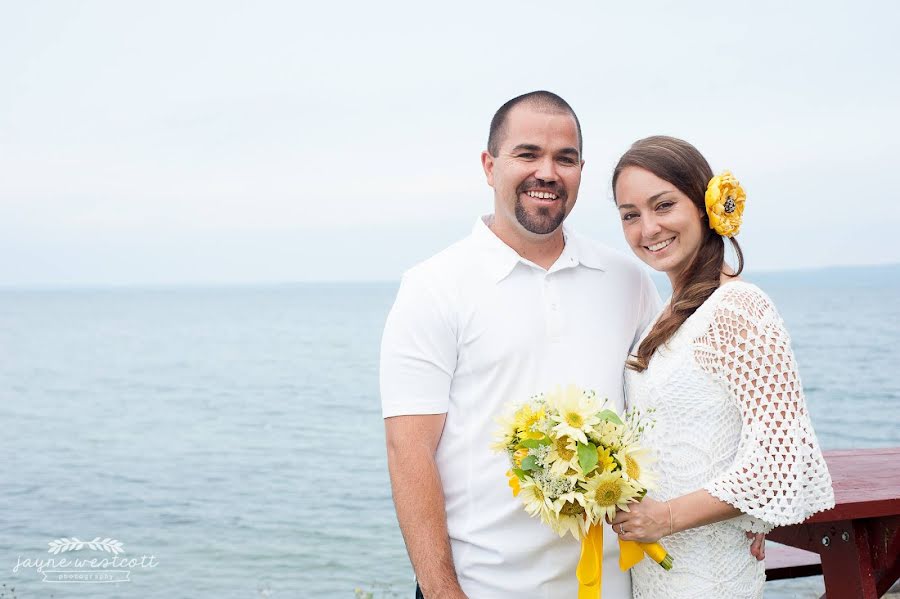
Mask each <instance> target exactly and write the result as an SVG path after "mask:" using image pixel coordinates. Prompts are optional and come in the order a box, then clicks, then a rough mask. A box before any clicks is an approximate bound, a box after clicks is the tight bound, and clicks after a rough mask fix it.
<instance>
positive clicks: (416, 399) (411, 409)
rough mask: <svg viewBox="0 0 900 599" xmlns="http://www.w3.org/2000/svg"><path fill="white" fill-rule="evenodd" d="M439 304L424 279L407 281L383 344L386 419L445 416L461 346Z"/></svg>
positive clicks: (398, 297)
mask: <svg viewBox="0 0 900 599" xmlns="http://www.w3.org/2000/svg"><path fill="white" fill-rule="evenodd" d="M440 299H441V298H440V297H439V296H438V295H437V294H436V293H435V292H434V291H433V290H432V289H430V288H429V287H428V285H427V284H426V283H425V282H424V281H423V280H422V278H421V277H419V276H414V275H412V274H410V273H408V274H407V275H405V276H404V277H403V280H402V281H401V283H400V289H399V291H398V292H397V298H396V300H395V301H394V305H393V307H392V308H391V311H390V313H389V314H388V318H387V322H386V323H385V326H384V335H383V336H382V340H381V366H380V387H381V409H382V416H383V417H384V418H388V417H390V416H401V415H413V414H443V413H446V412H447V408H448V405H449V403H450V382H451V380H452V377H453V372H454V371H455V370H456V359H457V342H456V331H455V326H454V325H453V322H452V319H451V318H450V317H449V315H448V313H447V310H446V305H445V302H441V301H440Z"/></svg>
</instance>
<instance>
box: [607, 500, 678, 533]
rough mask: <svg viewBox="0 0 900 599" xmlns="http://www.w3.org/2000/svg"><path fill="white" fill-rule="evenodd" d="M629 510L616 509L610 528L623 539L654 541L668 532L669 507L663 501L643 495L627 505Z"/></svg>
mask: <svg viewBox="0 0 900 599" xmlns="http://www.w3.org/2000/svg"><path fill="white" fill-rule="evenodd" d="M628 509H629V510H630V511H628V512H624V511H621V510H620V511H617V512H616V517H615V518H613V520H612V525H613V527H612V529H613V531H614V532H615V533H616V534H618V535H619V538H620V539H622V540H623V541H638V542H640V543H655V542H656V541H658V540H660V539H661V538H662V537H664V536H666V535H667V534H669V531H670V529H669V527H670V525H671V522H670V520H669V508H668V506H666V504H665V503H664V502H661V501H655V500H653V499H650V498H649V497H644V499H643V500H642V501H641V502H640V503H632V504H629V505H628Z"/></svg>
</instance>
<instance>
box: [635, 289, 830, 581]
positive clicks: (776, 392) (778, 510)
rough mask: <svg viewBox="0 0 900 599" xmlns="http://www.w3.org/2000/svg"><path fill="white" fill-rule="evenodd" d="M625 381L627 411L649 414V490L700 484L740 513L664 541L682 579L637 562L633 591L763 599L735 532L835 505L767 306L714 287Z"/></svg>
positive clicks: (659, 493) (758, 573)
mask: <svg viewBox="0 0 900 599" xmlns="http://www.w3.org/2000/svg"><path fill="white" fill-rule="evenodd" d="M626 387H627V401H628V403H629V404H630V405H631V406H633V407H637V408H640V409H643V410H646V409H648V408H653V409H654V410H655V413H654V417H655V420H656V425H655V426H654V428H652V429H651V430H650V431H648V432H647V433H646V434H645V437H644V443H645V444H646V445H647V446H649V447H651V448H653V449H654V450H655V453H656V454H657V458H658V464H657V472H658V473H659V475H660V485H659V488H658V489H657V490H655V491H653V492H651V496H652V497H654V498H655V499H659V500H667V499H671V498H673V497H678V496H680V495H684V494H686V493H690V492H692V491H696V490H697V489H699V488H703V489H706V490H707V491H708V492H709V493H710V494H712V495H713V496H715V497H717V498H718V499H721V500H722V501H725V502H727V503H729V504H731V505H733V506H735V507H736V508H738V509H739V510H741V511H742V512H743V514H742V515H741V516H739V517H737V518H733V519H731V520H726V521H724V522H720V523H717V524H712V525H708V526H703V527H699V528H695V529H691V530H688V531H684V532H683V533H678V534H676V535H673V536H671V537H668V538H667V539H666V540H664V543H665V544H666V545H667V547H668V548H669V550H670V551H671V552H672V554H673V555H677V559H676V561H675V569H673V572H676V571H680V572H681V573H682V576H674V577H669V576H666V573H664V572H662V571H661V569H660V568H659V567H658V566H657V568H656V570H660V572H657V571H656V570H654V569H653V568H647V567H641V568H636V569H635V570H634V572H633V576H632V579H633V583H634V589H635V590H634V596H635V598H638V597H641V598H649V597H660V598H662V597H672V598H676V597H695V596H701V595H702V594H703V593H712V595H713V596H722V597H725V596H728V597H745V596H746V597H760V596H761V594H762V585H763V583H764V575H765V570H764V568H763V567H759V565H757V564H755V559H754V558H753V557H752V556H751V555H750V553H749V541H748V540H747V539H746V537H745V536H744V534H743V531H745V530H749V531H752V532H768V531H769V530H771V529H772V528H773V527H774V526H783V525H786V524H793V523H798V522H802V521H803V520H805V519H806V518H808V517H809V516H810V515H811V514H813V513H815V512H817V511H821V510H824V509H828V508H830V507H832V506H833V505H834V494H833V491H832V488H831V477H830V475H829V474H828V469H827V467H826V465H825V460H824V459H823V457H822V453H821V451H820V449H819V445H818V442H817V440H816V437H815V433H814V432H813V429H812V425H811V423H810V419H809V413H808V411H807V409H806V402H805V399H804V396H803V390H802V387H801V385H800V377H799V375H798V373H797V366H796V362H795V360H794V356H793V352H792V351H791V347H790V337H789V335H788V334H787V331H786V330H785V328H784V324H783V322H782V320H781V317H780V316H779V315H778V312H777V310H776V309H775V306H774V305H773V304H772V302H771V300H770V299H769V298H768V297H767V296H766V295H765V294H764V293H763V292H762V291H761V290H759V288H757V287H756V286H754V285H751V284H748V283H744V282H731V283H727V284H725V285H723V286H722V287H720V288H719V289H718V290H716V292H715V293H714V294H713V295H712V296H711V297H710V298H709V299H708V300H707V301H706V303H704V304H703V305H702V306H701V307H700V308H699V309H698V310H697V311H696V312H695V313H694V314H693V315H692V316H691V317H690V318H689V319H688V320H687V321H685V323H684V324H683V325H682V327H681V328H680V329H679V330H678V332H677V333H676V334H675V335H674V336H673V337H672V338H671V339H670V340H669V342H668V343H667V344H666V345H665V346H663V347H661V348H660V349H659V350H657V352H656V353H655V354H654V356H653V358H652V359H651V361H650V364H649V368H648V369H647V370H645V371H644V372H642V373H635V372H633V371H630V370H629V371H627V373H626ZM669 545H672V546H671V547H669ZM670 574H671V573H670ZM707 596H708V595H707Z"/></svg>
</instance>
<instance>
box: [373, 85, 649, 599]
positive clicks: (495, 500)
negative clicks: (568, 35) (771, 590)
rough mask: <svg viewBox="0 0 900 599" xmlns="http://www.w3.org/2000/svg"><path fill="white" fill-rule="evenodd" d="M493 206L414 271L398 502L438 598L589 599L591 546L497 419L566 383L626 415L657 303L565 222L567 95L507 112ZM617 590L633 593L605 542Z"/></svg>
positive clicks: (488, 161)
mask: <svg viewBox="0 0 900 599" xmlns="http://www.w3.org/2000/svg"><path fill="white" fill-rule="evenodd" d="M481 160H482V165H483V167H484V173H485V175H486V177H487V182H488V185H490V186H491V187H492V188H493V189H494V213H493V215H491V216H488V217H483V218H481V219H479V220H478V221H477V222H476V223H475V227H474V229H473V231H472V233H471V235H469V236H468V237H467V238H465V239H463V240H462V241H460V242H458V243H456V244H454V245H453V246H451V247H449V248H448V249H446V250H444V251H443V252H441V253H439V254H438V255H436V256H434V257H432V258H430V259H429V260H426V261H425V262H423V263H421V264H419V265H417V266H415V267H414V268H412V269H411V270H409V271H408V272H407V273H406V274H405V275H404V277H403V281H402V284H401V286H400V290H399V292H398V294H397V299H396V302H395V304H394V307H393V309H392V310H391V313H390V315H389V317H388V320H387V323H386V325H385V331H384V338H383V341H382V356H381V359H382V361H381V394H382V408H383V415H384V418H385V431H386V437H387V447H388V465H389V469H390V474H391V485H392V489H393V494H394V503H395V505H396V509H397V517H398V520H399V522H400V528H401V530H402V532H403V538H404V540H405V542H406V546H407V550H408V552H409V556H410V560H411V562H412V565H413V569H414V570H415V573H416V579H417V581H418V583H419V586H420V589H421V594H418V595H417V596H424V597H425V598H427V599H444V598H452V599H457V598H464V597H470V598H472V599H501V598H504V599H505V598H512V597H516V598H517V599H529V598H546V599H559V598H561V597H574V596H576V594H577V580H576V577H575V567H576V564H577V562H578V557H579V551H580V544H579V543H578V542H577V541H575V540H574V539H572V538H571V537H566V538H559V537H558V536H557V535H556V534H555V533H554V532H553V531H552V530H551V529H550V528H549V527H547V526H545V525H544V524H542V523H541V522H540V520H538V519H536V518H530V517H529V516H528V514H527V513H526V512H525V511H524V509H522V506H521V505H520V503H519V501H518V500H517V499H515V498H513V496H512V494H511V492H510V488H509V487H508V486H507V479H506V476H505V472H506V471H507V469H508V468H509V464H508V462H507V458H506V456H505V455H502V454H497V453H494V452H492V450H491V444H492V441H493V440H494V435H493V433H494V431H495V429H496V428H497V423H496V422H495V418H496V416H497V415H498V414H499V413H500V412H501V410H502V409H503V408H504V407H505V406H506V405H507V404H508V403H509V402H521V401H524V400H526V399H528V398H529V397H530V396H532V395H534V394H535V393H540V392H542V391H547V390H551V389H553V388H554V387H555V386H557V385H566V384H570V383H573V384H576V385H579V386H581V387H584V388H589V389H593V390H595V391H596V392H597V393H598V395H599V396H600V397H608V398H609V399H610V401H611V402H612V403H613V405H614V406H615V407H616V408H617V409H621V408H622V407H623V402H624V398H623V368H624V363H625V360H626V358H627V356H628V353H629V350H630V348H631V346H632V344H633V343H634V342H635V341H636V340H637V338H638V337H639V335H640V333H641V332H642V331H643V329H644V328H645V327H646V326H647V325H648V324H649V322H650V320H651V319H652V318H653V317H654V316H655V314H656V312H657V309H658V305H659V296H658V294H657V292H656V289H655V287H654V285H653V283H652V282H651V281H650V279H649V277H648V276H647V275H646V274H644V273H643V272H642V271H641V270H640V269H639V268H638V266H637V265H636V264H634V263H633V262H631V261H630V260H629V259H626V258H624V257H622V256H620V255H619V254H618V253H616V252H613V251H612V250H609V249H606V248H604V247H602V246H600V245H597V244H594V243H592V242H589V241H587V240H585V239H583V238H581V237H579V236H577V235H575V234H574V233H572V232H571V231H569V230H567V229H565V228H564V227H563V226H562V223H563V221H564V220H565V218H566V216H568V214H569V213H570V212H571V210H572V208H573V207H574V206H575V201H576V199H577V197H578V187H579V185H580V183H581V172H582V168H583V166H584V161H583V160H582V140H581V127H580V124H579V122H578V118H577V117H576V115H575V113H574V111H573V110H572V108H571V107H570V106H569V105H568V104H567V103H566V102H565V101H564V100H563V99H562V98H560V97H559V96H557V95H555V94H552V93H550V92H545V91H539V92H532V93H529V94H525V95H523V96H519V97H517V98H514V99H512V100H510V101H509V102H507V103H506V104H504V105H503V106H502V107H501V108H500V109H499V110H498V111H497V113H496V115H494V119H493V121H492V122H491V130H490V136H489V139H488V149H487V151H485V152H483V153H482V155H481ZM605 539H606V547H605V551H604V567H603V592H604V597H607V598H609V597H621V598H623V599H624V598H626V597H631V583H630V578H629V575H628V573H623V572H620V571H619V568H618V565H617V557H618V549H617V545H616V535H615V534H614V533H612V532H611V531H609V532H608V534H606V535H605Z"/></svg>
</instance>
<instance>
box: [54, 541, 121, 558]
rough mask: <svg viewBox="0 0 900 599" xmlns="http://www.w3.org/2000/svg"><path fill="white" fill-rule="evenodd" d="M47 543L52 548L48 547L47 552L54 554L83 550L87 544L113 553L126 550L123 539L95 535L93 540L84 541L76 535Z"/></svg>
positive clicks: (90, 547)
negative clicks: (101, 537) (103, 537)
mask: <svg viewBox="0 0 900 599" xmlns="http://www.w3.org/2000/svg"><path fill="white" fill-rule="evenodd" d="M47 544H48V545H49V546H50V548H49V549H47V553H52V554H53V555H58V554H60V553H65V552H66V551H81V550H82V549H84V547H85V546H87V547H88V549H93V550H94V551H105V552H106V553H112V554H113V555H119V554H120V553H122V552H124V551H125V549H124V547H123V546H122V542H121V541H117V540H116V539H110V538H108V537H107V538H105V539H102V540H101V539H100V537H95V538H94V539H93V540H92V541H82V540H80V539H78V538H76V537H72V538H71V539H69V538H67V537H63V538H61V539H56V540H53V541H50V542H49V543H47Z"/></svg>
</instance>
